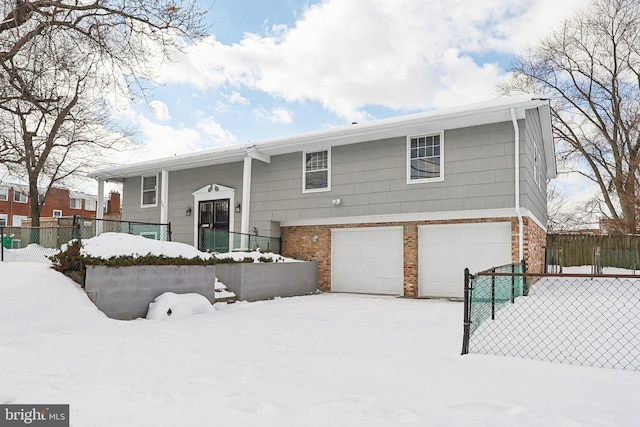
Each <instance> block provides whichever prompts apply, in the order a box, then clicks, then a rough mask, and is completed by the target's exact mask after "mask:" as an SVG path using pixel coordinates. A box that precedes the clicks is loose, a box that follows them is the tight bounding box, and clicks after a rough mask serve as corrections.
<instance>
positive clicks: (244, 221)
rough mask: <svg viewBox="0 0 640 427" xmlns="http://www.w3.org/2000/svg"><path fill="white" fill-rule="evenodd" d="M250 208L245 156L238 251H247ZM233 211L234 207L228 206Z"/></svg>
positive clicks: (249, 169)
mask: <svg viewBox="0 0 640 427" xmlns="http://www.w3.org/2000/svg"><path fill="white" fill-rule="evenodd" d="M250 206H251V157H249V156H245V158H244V168H243V171H242V206H241V207H240V209H241V212H242V216H241V219H240V233H242V237H241V239H240V246H241V247H240V249H242V250H245V251H246V250H249V211H250ZM230 209H235V206H230Z"/></svg>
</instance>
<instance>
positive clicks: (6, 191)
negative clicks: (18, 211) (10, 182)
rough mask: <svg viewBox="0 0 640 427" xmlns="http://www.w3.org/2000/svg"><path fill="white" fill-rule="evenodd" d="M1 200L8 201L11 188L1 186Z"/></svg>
mask: <svg viewBox="0 0 640 427" xmlns="http://www.w3.org/2000/svg"><path fill="white" fill-rule="evenodd" d="M0 200H3V201H5V202H6V201H7V200H9V189H8V188H1V187H0Z"/></svg>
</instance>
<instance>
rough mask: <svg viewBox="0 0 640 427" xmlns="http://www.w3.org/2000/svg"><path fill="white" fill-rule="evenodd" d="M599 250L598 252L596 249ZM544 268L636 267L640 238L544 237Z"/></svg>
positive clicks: (623, 236) (637, 265)
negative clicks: (586, 266)
mask: <svg viewBox="0 0 640 427" xmlns="http://www.w3.org/2000/svg"><path fill="white" fill-rule="evenodd" d="M597 248H599V249H597ZM545 265H546V266H547V271H549V266H562V267H571V266H578V265H595V266H598V267H619V268H627V269H631V270H635V269H638V268H639V267H640V235H601V236H598V235H591V234H569V233H567V234H564V233H561V234H547V246H546V250H545Z"/></svg>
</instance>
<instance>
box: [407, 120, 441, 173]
mask: <svg viewBox="0 0 640 427" xmlns="http://www.w3.org/2000/svg"><path fill="white" fill-rule="evenodd" d="M443 149H444V135H443V133H442V132H440V133H435V134H425V135H413V136H408V137H407V182H408V183H410V184H411V183H417V182H429V181H442V180H443V179H444V170H443V169H444V168H443V164H442V159H443V155H442V154H443Z"/></svg>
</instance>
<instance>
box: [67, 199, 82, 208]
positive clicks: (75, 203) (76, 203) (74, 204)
mask: <svg viewBox="0 0 640 427" xmlns="http://www.w3.org/2000/svg"><path fill="white" fill-rule="evenodd" d="M69 201H70V202H69V207H70V208H71V209H82V199H74V198H71V199H69Z"/></svg>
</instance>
